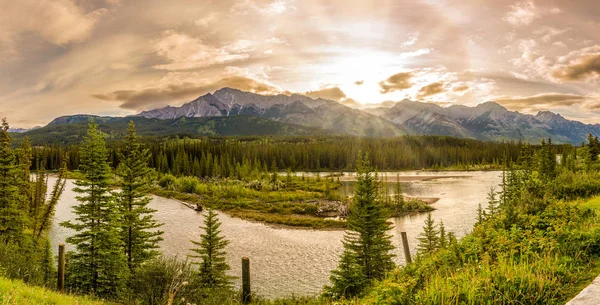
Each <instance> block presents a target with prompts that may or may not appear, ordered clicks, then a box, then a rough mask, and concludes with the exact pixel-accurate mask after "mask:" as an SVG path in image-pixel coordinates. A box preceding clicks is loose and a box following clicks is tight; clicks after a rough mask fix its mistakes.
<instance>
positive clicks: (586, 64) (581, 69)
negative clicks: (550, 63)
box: [552, 53, 600, 81]
mask: <svg viewBox="0 0 600 305" xmlns="http://www.w3.org/2000/svg"><path fill="white" fill-rule="evenodd" d="M552 76H553V77H554V78H556V79H558V80H563V81H586V80H594V79H598V78H600V53H596V54H585V55H582V56H581V57H579V58H577V59H574V60H572V61H570V62H569V63H568V64H566V65H560V66H558V67H557V68H555V69H554V70H553V71H552Z"/></svg>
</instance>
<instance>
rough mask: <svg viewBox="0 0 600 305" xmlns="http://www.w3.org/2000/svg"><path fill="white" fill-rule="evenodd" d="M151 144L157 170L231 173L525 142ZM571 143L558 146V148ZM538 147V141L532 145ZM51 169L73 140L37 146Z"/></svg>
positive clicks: (445, 164) (398, 162)
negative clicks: (59, 144) (366, 157)
mask: <svg viewBox="0 0 600 305" xmlns="http://www.w3.org/2000/svg"><path fill="white" fill-rule="evenodd" d="M142 141H143V142H144V144H145V146H146V147H148V149H149V150H150V153H151V159H150V166H151V167H154V168H156V169H157V170H158V171H159V172H161V173H171V174H174V175H188V176H192V175H193V176H198V177H231V176H234V175H240V172H243V171H248V170H252V169H258V170H259V171H273V170H274V169H279V170H285V169H290V170H292V171H341V170H349V171H353V170H355V169H356V166H355V165H356V162H357V157H358V155H359V152H363V153H366V154H368V155H369V162H370V163H371V164H372V166H373V167H374V168H376V169H377V170H384V171H385V170H407V169H413V170H418V169H443V168H454V169H482V168H486V167H487V168H490V167H491V168H498V167H500V164H501V161H502V160H503V159H504V158H508V159H509V160H511V161H513V162H514V161H517V160H518V158H519V156H520V155H521V150H522V148H523V147H524V146H529V145H528V144H524V143H520V142H482V141H477V140H471V139H459V138H452V137H441V136H404V137H398V138H393V139H375V138H369V139H362V138H356V137H282V138H271V137H202V138H199V139H188V138H186V139H167V140H164V139H159V138H143V140H142ZM107 144H108V147H109V161H110V163H111V166H113V167H117V166H118V164H119V163H120V160H119V151H120V149H121V147H120V145H121V144H120V143H119V142H108V143H107ZM570 147H571V146H570V145H560V146H556V151H557V153H562V152H563V151H565V150H568V149H570ZM530 148H531V149H532V150H536V149H537V148H538V146H530ZM35 153H36V154H39V155H41V156H44V158H45V159H46V163H47V165H48V167H49V168H50V169H56V168H58V166H59V165H60V163H61V160H62V156H64V155H65V154H67V155H68V156H69V164H68V166H69V168H70V169H76V168H78V166H79V160H80V156H79V151H78V149H77V147H76V146H56V145H54V146H49V147H43V148H39V149H37V150H36V151H35Z"/></svg>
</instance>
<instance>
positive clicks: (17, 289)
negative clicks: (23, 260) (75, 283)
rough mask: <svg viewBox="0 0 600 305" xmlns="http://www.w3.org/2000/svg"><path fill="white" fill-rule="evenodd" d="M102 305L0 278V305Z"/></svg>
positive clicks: (79, 297)
mask: <svg viewBox="0 0 600 305" xmlns="http://www.w3.org/2000/svg"><path fill="white" fill-rule="evenodd" d="M21 304H22V305H33V304H35V305H71V304H78V305H102V304H108V303H105V302H101V301H94V300H92V299H91V298H89V297H82V296H71V295H64V294H60V293H57V292H54V291H51V290H48V289H45V288H41V287H33V286H27V285H26V284H24V283H23V282H21V281H16V280H8V279H6V278H2V277H0V305H21Z"/></svg>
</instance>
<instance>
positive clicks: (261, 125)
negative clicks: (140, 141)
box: [14, 115, 335, 145]
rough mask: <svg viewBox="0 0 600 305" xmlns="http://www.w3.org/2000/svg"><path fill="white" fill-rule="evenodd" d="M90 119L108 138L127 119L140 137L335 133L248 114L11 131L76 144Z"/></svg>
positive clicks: (69, 121) (68, 122)
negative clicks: (133, 125) (134, 126)
mask: <svg viewBox="0 0 600 305" xmlns="http://www.w3.org/2000/svg"><path fill="white" fill-rule="evenodd" d="M91 118H94V120H95V121H96V122H97V123H98V125H99V127H100V130H102V131H103V132H104V133H106V134H107V136H108V137H109V138H110V139H118V138H120V137H121V136H123V135H124V134H125V133H126V131H127V126H128V124H129V121H134V122H135V125H136V129H137V132H138V134H139V135H141V136H158V137H162V136H170V135H178V136H189V137H196V136H233V135H235V136H250V135H256V136H263V135H274V136H292V135H294V136H296V135H298V136H305V135H324V134H335V132H332V131H327V130H322V129H318V128H311V127H305V126H299V125H294V124H286V123H281V122H275V121H272V120H268V119H263V118H258V117H251V116H232V117H202V118H187V117H180V118H177V119H167V120H160V119H147V118H142V117H124V118H123V117H98V116H91V115H78V116H67V117H60V118H57V119H55V120H54V121H52V122H51V123H50V124H48V125H47V126H45V127H42V128H38V129H35V130H31V131H28V132H25V133H19V134H14V138H15V139H17V140H18V139H21V138H22V137H24V136H25V135H27V136H28V137H29V139H30V140H31V142H32V143H33V144H34V145H41V144H74V143H79V142H80V141H81V139H82V138H83V136H84V135H85V134H86V130H87V124H88V122H89V120H90V119H91Z"/></svg>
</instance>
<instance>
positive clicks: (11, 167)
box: [0, 119, 25, 241]
mask: <svg viewBox="0 0 600 305" xmlns="http://www.w3.org/2000/svg"><path fill="white" fill-rule="evenodd" d="M8 129H9V126H8V122H7V121H6V119H3V120H2V128H1V129H0V237H3V238H6V240H9V241H21V240H22V238H23V229H24V228H23V227H24V225H25V215H24V214H25V211H24V210H23V207H22V202H23V198H22V197H21V196H20V192H19V187H18V186H19V185H20V180H21V179H20V178H21V175H20V173H19V168H18V167H17V165H16V160H15V153H14V151H13V150H12V148H11V147H10V141H11V139H10V135H9V134H8Z"/></svg>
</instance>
